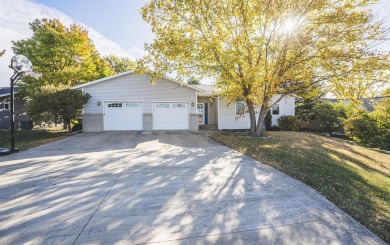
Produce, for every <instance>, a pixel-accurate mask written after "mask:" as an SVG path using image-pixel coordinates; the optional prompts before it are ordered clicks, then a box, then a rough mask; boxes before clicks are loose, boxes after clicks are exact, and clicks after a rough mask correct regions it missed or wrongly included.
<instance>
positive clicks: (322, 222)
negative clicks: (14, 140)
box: [0, 132, 384, 244]
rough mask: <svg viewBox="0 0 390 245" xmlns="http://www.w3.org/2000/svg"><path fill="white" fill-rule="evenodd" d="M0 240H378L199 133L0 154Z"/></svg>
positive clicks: (303, 189)
mask: <svg viewBox="0 0 390 245" xmlns="http://www.w3.org/2000/svg"><path fill="white" fill-rule="evenodd" d="M0 174H1V181H0V244H22V243H28V244H139V243H141V244H142V243H157V244H160V243H161V244H331V243H332V244H384V242H383V241H381V240H380V239H379V238H377V237H376V236H375V235H373V234H372V233H371V232H370V231H368V230H367V229H365V228H364V227H363V226H361V225H360V224H358V223H357V222H356V221H354V220H353V219H351V218H350V217H349V216H347V215H346V214H344V213H343V212H342V211H341V210H339V209H338V208H337V207H335V206H334V205H333V204H331V203H330V202H328V201H327V200H326V199H325V198H323V197H322V196H320V195H319V194H318V193H316V192H315V191H313V190H312V189H311V188H309V187H307V186H306V185H304V184H302V183H301V182H298V181H296V180H294V179H292V178H290V177H287V176H286V175H284V174H282V173H280V172H278V171H276V170H274V169H272V168H270V167H267V166H265V165H263V164H261V163H259V162H257V161H255V160H253V159H251V158H249V157H246V156H244V155H242V154H240V153H238V152H236V151H233V150H231V149H229V148H227V147H225V146H221V145H219V144H217V143H215V142H213V141H212V140H210V139H208V138H207V137H206V136H204V135H202V134H196V133H189V132H181V133H177V132H159V133H156V134H152V135H142V134H140V133H135V132H111V133H96V134H88V133H83V134H78V135H75V136H72V137H69V138H67V139H65V140H62V141H57V142H55V143H51V144H48V145H45V146H41V147H38V148H35V149H32V150H29V151H26V152H21V153H17V154H14V155H9V156H5V157H0Z"/></svg>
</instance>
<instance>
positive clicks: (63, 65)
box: [12, 19, 113, 94]
mask: <svg viewBox="0 0 390 245" xmlns="http://www.w3.org/2000/svg"><path fill="white" fill-rule="evenodd" d="M30 29H31V30H32V31H33V36H32V37H31V38H28V39H23V40H20V41H16V42H12V43H13V47H12V50H13V52H14V53H15V54H23V55H25V56H26V57H27V58H29V60H30V61H31V62H32V64H33V65H34V69H35V71H37V72H39V73H41V74H42V77H41V78H40V79H38V80H35V79H31V78H28V77H23V83H22V86H23V87H24V88H25V90H26V91H27V93H28V94H30V93H31V94H32V93H35V92H36V91H37V90H39V88H40V87H41V86H45V85H60V84H63V85H68V86H75V85H78V84H81V83H85V82H88V81H92V80H95V79H98V78H101V77H105V76H109V75H112V74H113V71H112V70H111V69H110V68H109V66H108V64H107V63H106V62H105V61H104V60H103V59H102V58H101V57H100V55H99V53H98V52H97V51H96V49H95V46H94V45H93V43H92V41H91V40H90V38H89V37H88V32H87V30H86V29H84V28H83V27H82V26H80V25H78V24H73V25H71V26H70V27H66V26H64V25H63V24H61V22H60V21H59V20H56V19H53V20H48V19H43V20H35V21H34V22H32V23H30Z"/></svg>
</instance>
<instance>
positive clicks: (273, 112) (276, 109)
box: [272, 104, 279, 115]
mask: <svg viewBox="0 0 390 245" xmlns="http://www.w3.org/2000/svg"><path fill="white" fill-rule="evenodd" d="M272 115H279V104H275V105H274V106H273V107H272Z"/></svg>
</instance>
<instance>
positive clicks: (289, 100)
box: [271, 96, 295, 126]
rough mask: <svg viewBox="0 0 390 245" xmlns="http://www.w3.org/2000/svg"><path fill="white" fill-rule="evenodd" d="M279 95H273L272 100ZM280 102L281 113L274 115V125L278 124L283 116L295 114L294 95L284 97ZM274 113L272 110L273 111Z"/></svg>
mask: <svg viewBox="0 0 390 245" xmlns="http://www.w3.org/2000/svg"><path fill="white" fill-rule="evenodd" d="M277 98H278V97H276V96H274V97H272V99H271V101H272V102H274V101H275V100H276V99H277ZM278 104H279V115H278V116H277V115H272V125H275V126H278V125H279V123H278V120H279V118H280V117H281V116H294V115H295V100H294V97H291V96H287V97H284V98H283V99H282V100H281V101H279V102H278ZM271 113H272V111H271Z"/></svg>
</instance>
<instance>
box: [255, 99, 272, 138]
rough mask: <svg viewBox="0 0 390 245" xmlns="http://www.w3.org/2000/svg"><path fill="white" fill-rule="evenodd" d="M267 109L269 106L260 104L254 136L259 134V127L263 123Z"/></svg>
mask: <svg viewBox="0 0 390 245" xmlns="http://www.w3.org/2000/svg"><path fill="white" fill-rule="evenodd" d="M268 110H269V108H267V106H265V105H262V106H261V108H260V114H259V120H258V121H257V125H256V131H255V134H254V136H261V127H262V125H263V122H264V119H265V117H266V116H267V112H268Z"/></svg>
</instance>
